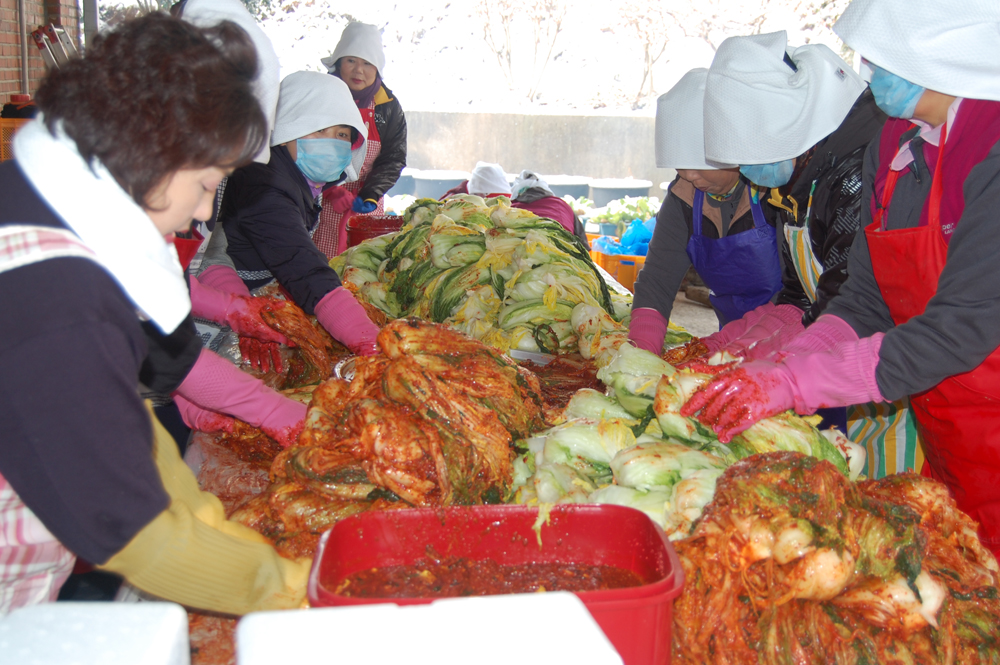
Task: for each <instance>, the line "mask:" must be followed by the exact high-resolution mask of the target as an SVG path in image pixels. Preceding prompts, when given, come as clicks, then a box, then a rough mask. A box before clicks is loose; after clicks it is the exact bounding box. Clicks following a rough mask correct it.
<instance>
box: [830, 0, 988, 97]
mask: <svg viewBox="0 0 1000 665" xmlns="http://www.w3.org/2000/svg"><path fill="white" fill-rule="evenodd" d="M833 29H834V32H836V33H837V34H838V35H840V38H841V39H843V40H844V42H845V43H846V44H847V45H848V46H850V47H851V48H852V49H854V50H855V51H857V52H858V53H860V54H861V55H863V56H864V57H865V58H866V59H868V60H870V61H871V62H873V63H874V64H876V65H878V66H879V67H882V68H883V69H886V70H888V71H890V72H892V73H893V74H896V75H897V76H901V77H903V78H904V79H906V80H907V81H910V82H911V83H916V84H917V85H919V86H922V87H924V88H927V89H928V90H935V91H937V92H941V93H944V94H946V95H955V96H956V97H968V98H969V99H989V100H993V101H1000V2H998V1H997V0H906V1H905V2H902V1H900V0H854V1H853V2H852V3H851V4H850V5H849V6H848V7H847V9H846V10H844V14H843V15H842V16H841V17H840V20H839V21H837V23H836V24H835V25H834V26H833Z"/></svg>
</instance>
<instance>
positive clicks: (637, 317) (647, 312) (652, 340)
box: [628, 307, 667, 355]
mask: <svg viewBox="0 0 1000 665" xmlns="http://www.w3.org/2000/svg"><path fill="white" fill-rule="evenodd" d="M666 334H667V320H666V319H665V318H663V315H662V314H660V313H659V312H658V311H656V310H655V309H653V308H652V307H640V308H639V309H633V310H632V320H631V321H630V322H629V324H628V339H629V341H630V342H632V343H633V344H635V345H636V346H637V347H639V348H640V349H644V350H646V351H649V352H650V353H655V354H656V355H660V353H661V352H662V351H663V338H664V336H665V335H666Z"/></svg>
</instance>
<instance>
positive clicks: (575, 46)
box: [262, 0, 846, 115]
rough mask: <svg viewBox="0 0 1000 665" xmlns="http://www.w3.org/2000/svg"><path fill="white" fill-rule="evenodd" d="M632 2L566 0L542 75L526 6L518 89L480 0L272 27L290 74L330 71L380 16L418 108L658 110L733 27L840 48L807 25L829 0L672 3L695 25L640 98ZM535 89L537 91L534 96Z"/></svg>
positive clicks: (380, 2) (390, 73)
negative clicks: (362, 25) (347, 41)
mask: <svg viewBox="0 0 1000 665" xmlns="http://www.w3.org/2000/svg"><path fill="white" fill-rule="evenodd" d="M623 1H624V0H610V1H607V0H604V1H598V0H565V4H566V5H567V12H566V18H565V20H564V22H563V28H562V30H561V32H560V33H559V35H558V38H557V40H556V42H555V46H554V48H553V50H552V58H551V59H550V60H549V61H548V62H547V65H546V66H545V68H544V70H543V71H541V73H540V75H539V68H538V67H536V66H534V65H533V62H532V59H533V56H534V37H533V33H532V31H531V23H530V22H529V21H528V20H527V19H526V18H525V17H524V16H523V15H515V19H514V23H513V26H514V29H513V31H512V42H513V47H512V49H511V54H512V62H511V71H512V74H513V89H512V87H511V85H509V84H508V82H507V80H506V79H505V77H504V75H503V71H502V69H501V66H500V64H498V61H497V58H496V56H495V55H494V53H493V52H492V50H491V49H490V47H489V46H488V45H487V43H486V41H485V38H484V20H483V18H481V16H480V15H479V13H478V11H477V8H478V6H479V2H478V1H477V0H457V1H450V2H449V1H447V0H409V1H407V2H395V1H392V0H365V1H364V2H350V3H347V2H341V1H337V0H275V1H274V10H273V13H272V14H271V15H270V16H269V17H268V18H266V19H265V20H264V21H263V22H262V26H263V28H264V31H265V32H266V33H267V34H268V36H269V37H270V38H271V40H272V42H273V43H274V45H275V49H276V50H277V52H278V55H279V56H280V58H281V65H282V74H283V75H285V74H288V73H290V72H293V71H297V70H300V69H311V70H316V71H323V70H324V67H323V66H322V64H321V63H320V58H322V57H324V56H327V55H329V54H330V53H332V51H333V49H334V47H335V46H336V44H337V41H338V39H339V38H340V33H341V30H343V27H344V25H346V24H347V22H348V21H349V20H352V19H353V20H361V21H364V22H367V23H374V24H376V25H379V26H380V27H382V28H383V44H384V47H385V52H386V63H387V64H386V67H385V72H384V74H385V76H384V79H385V83H386V85H388V86H389V87H390V88H391V89H392V90H393V91H394V93H396V94H397V95H398V96H399V99H400V100H401V101H402V103H403V104H404V107H405V108H406V109H407V110H420V111H470V112H498V113H499V112H513V113H532V114H548V113H553V114H616V115H619V114H641V115H653V114H654V113H655V106H656V105H655V98H656V94H662V93H663V92H666V91H667V90H669V88H670V87H671V86H672V85H673V83H675V82H676V81H677V80H678V79H679V78H680V77H681V76H682V75H683V74H684V73H685V72H686V71H688V70H689V69H691V68H693V67H707V66H709V64H711V60H712V56H713V54H714V46H717V45H718V43H719V42H721V41H722V39H724V38H725V37H726V36H728V35H729V34H746V33H749V32H752V31H762V32H767V31H771V30H777V29H787V30H789V34H790V38H789V41H790V43H791V44H792V45H798V44H801V43H805V42H806V41H812V42H814V43H815V42H822V43H827V44H829V45H830V46H831V47H832V48H833V49H834V50H835V51H839V50H840V49H841V44H840V43H839V41H838V40H837V39H836V37H835V36H834V35H833V34H832V33H831V32H830V31H829V29H828V28H818V27H814V28H813V29H811V30H805V31H803V30H802V29H801V28H800V26H802V25H806V26H813V25H814V23H810V22H809V21H815V19H814V17H812V16H811V14H809V13H808V12H809V11H813V10H811V9H809V8H811V7H812V4H822V5H829V4H831V3H830V2H823V3H821V2H819V0H701V1H700V2H693V0H686V2H679V1H678V0H662V2H670V3H672V5H685V6H687V7H688V8H687V10H685V11H686V12H687V14H686V15H685V16H684V17H683V21H684V25H682V26H678V25H677V24H674V25H671V26H668V29H669V30H670V33H669V34H670V41H669V43H668V45H667V48H666V51H665V52H664V53H663V55H662V56H661V57H660V59H659V61H658V62H657V64H656V65H655V66H654V68H653V81H654V86H655V91H654V93H653V94H650V93H648V92H647V93H646V95H645V96H644V97H643V98H641V99H639V100H638V101H637V99H636V97H637V94H638V90H639V87H640V81H641V79H642V75H643V65H642V62H643V53H642V47H641V45H640V44H638V43H637V40H636V38H635V37H631V36H629V35H628V34H627V33H626V32H624V31H623V30H622V29H621V28H616V27H615V26H616V24H617V23H618V18H619V12H620V11H622V9H621V6H622V4H623ZM634 1H635V0H633V2H634ZM837 3H839V4H844V5H846V2H845V1H844V0H834V3H833V4H837ZM512 4H515V5H518V6H526V5H527V4H528V3H527V2H520V3H518V2H514V3H512ZM803 7H806V9H803ZM807 10H808V11H807ZM755 11H756V12H758V13H760V14H761V16H765V17H766V18H764V19H762V20H759V21H757V22H756V23H755V24H753V25H747V24H746V23H740V22H737V21H734V20H733V17H744V16H745V17H750V16H753V15H754V12H755ZM824 11H829V9H825V10H824ZM699 12H702V13H699ZM711 12H717V13H719V14H721V15H722V17H721V18H720V17H719V16H715V15H711ZM741 20H742V19H741ZM702 21H707V22H708V23H710V24H712V25H713V26H715V27H712V28H711V29H709V30H707V31H705V30H703V32H706V34H704V35H699V34H695V33H697V29H696V27H697V24H698V22H702ZM713 21H715V23H712V22H713ZM685 33H687V34H685ZM713 45H714V46H713ZM542 59H544V58H542ZM536 81H537V84H536ZM532 87H536V88H537V94H536V96H535V99H534V100H533V101H529V99H528V91H529V90H530V89H531V88H532Z"/></svg>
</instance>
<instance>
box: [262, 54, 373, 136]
mask: <svg viewBox="0 0 1000 665" xmlns="http://www.w3.org/2000/svg"><path fill="white" fill-rule="evenodd" d="M333 125H348V126H350V127H353V128H354V129H356V130H358V134H360V135H361V136H362V137H363V138H365V139H366V140H367V138H368V129H367V128H366V127H365V123H364V122H363V121H362V120H361V113H360V112H359V111H358V106H357V104H355V103H354V98H353V97H351V90H350V88H348V87H347V84H346V83H344V82H343V81H341V80H340V79H339V78H337V77H336V76H330V75H329V74H323V73H321V72H293V73H291V74H289V75H288V76H286V77H285V78H284V79H283V80H282V81H281V94H280V95H279V96H278V112H277V116H276V117H275V121H274V133H273V134H271V145H272V146H274V145H279V144H281V143H285V142H287V141H293V140H295V139H298V138H302V137H303V136H305V135H306V134H312V133H313V132H318V131H319V130H321V129H326V128H327V127H332V126H333ZM362 143H363V141H362Z"/></svg>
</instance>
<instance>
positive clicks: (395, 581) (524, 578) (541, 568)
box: [335, 557, 643, 598]
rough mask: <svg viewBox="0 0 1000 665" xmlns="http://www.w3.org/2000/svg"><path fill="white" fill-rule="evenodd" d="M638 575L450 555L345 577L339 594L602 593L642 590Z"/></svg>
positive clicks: (602, 568) (601, 568) (608, 568)
mask: <svg viewBox="0 0 1000 665" xmlns="http://www.w3.org/2000/svg"><path fill="white" fill-rule="evenodd" d="M642 584H643V580H642V579H641V578H640V577H639V576H638V575H637V574H636V573H634V572H632V571H630V570H625V569H623V568H617V567H614V566H595V565H590V564H577V563H570V564H566V563H529V564H520V565H502V564H500V563H497V562H496V561H493V560H492V559H487V560H483V561H476V560H473V559H467V558H464V557H447V558H444V559H442V560H441V561H437V562H431V561H427V562H421V563H416V564H413V565H409V566H385V567H383V568H371V569H369V570H363V571H360V572H357V573H354V574H353V575H349V576H348V577H346V578H344V580H343V581H341V582H340V584H338V585H337V588H336V591H335V592H336V593H338V594H340V595H343V596H351V597H354V598H426V597H433V598H453V597H458V596H493V595H499V594H506V593H532V592H536V591H598V590H605V589H624V588H628V587H636V586H641V585H642Z"/></svg>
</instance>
